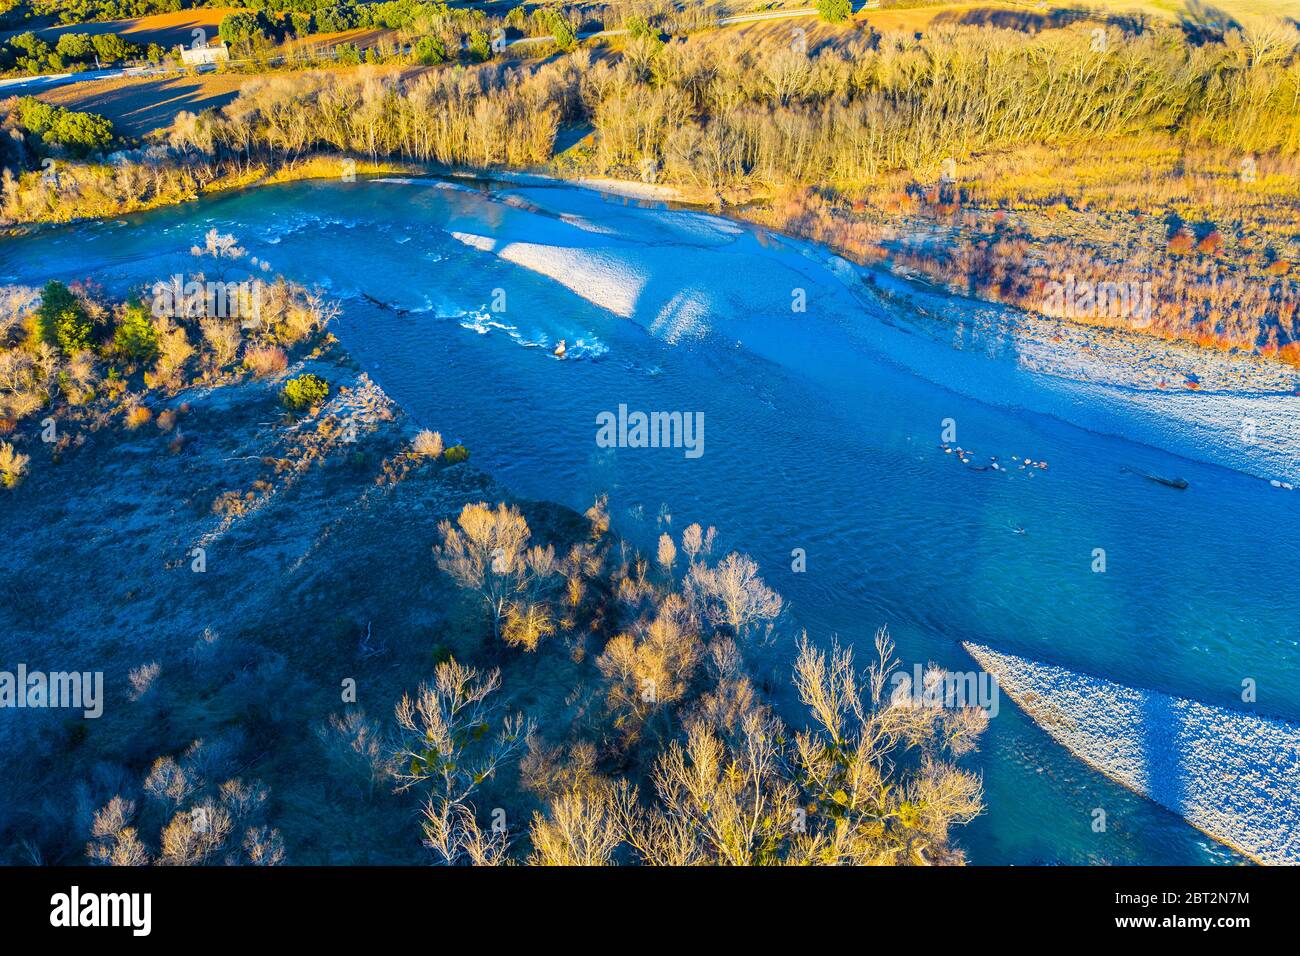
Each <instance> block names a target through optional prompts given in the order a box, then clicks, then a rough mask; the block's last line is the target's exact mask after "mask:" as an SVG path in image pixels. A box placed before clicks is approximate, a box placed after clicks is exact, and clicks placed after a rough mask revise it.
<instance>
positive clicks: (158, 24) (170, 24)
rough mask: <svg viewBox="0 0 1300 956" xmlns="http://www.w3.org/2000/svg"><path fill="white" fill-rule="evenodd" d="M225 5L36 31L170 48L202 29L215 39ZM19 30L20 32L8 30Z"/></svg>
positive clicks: (53, 37) (52, 37)
mask: <svg viewBox="0 0 1300 956" xmlns="http://www.w3.org/2000/svg"><path fill="white" fill-rule="evenodd" d="M234 12H235V11H234V9H233V8H229V7H210V8H209V7H199V8H196V9H193V10H177V11H176V12H174V13H158V14H154V15H153V16H148V17H135V18H133V19H130V20H106V21H104V22H102V23H73V24H67V25H64V26H57V27H46V28H45V29H42V30H37V31H36V32H37V33H38V34H39V35H40V36H43V37H45V38H46V39H47V40H49V41H50V42H51V43H53V42H54V41H55V40H56V39H58V38H59V37H60V36H62V35H63V34H65V33H91V34H96V33H118V34H121V35H122V36H123V37H125V38H126V39H128V40H130V41H131V42H132V43H139V44H140V45H142V46H147V45H148V44H150V43H157V44H160V45H161V46H164V47H168V48H171V47H173V46H176V45H177V44H178V43H184V44H186V45H189V44H190V43H191V42H192V41H193V40H194V31H195V30H204V31H206V32H207V34H208V38H209V39H210V40H215V39H216V36H217V27H218V26H219V25H220V24H221V20H222V18H223V17H225V16H226V15H227V14H230V13H234ZM13 32H22V31H11V34H12V33H13Z"/></svg>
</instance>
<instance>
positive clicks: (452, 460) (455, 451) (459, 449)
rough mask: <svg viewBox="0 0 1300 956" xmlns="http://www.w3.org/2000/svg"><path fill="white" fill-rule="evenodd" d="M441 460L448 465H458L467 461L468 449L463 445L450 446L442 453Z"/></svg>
mask: <svg viewBox="0 0 1300 956" xmlns="http://www.w3.org/2000/svg"><path fill="white" fill-rule="evenodd" d="M442 460H443V461H445V462H446V463H447V464H449V465H458V464H460V463H461V462H462V461H469V449H468V448H466V447H465V446H464V445H452V446H451V447H450V448H448V449H447V450H446V451H444V452H443V453H442Z"/></svg>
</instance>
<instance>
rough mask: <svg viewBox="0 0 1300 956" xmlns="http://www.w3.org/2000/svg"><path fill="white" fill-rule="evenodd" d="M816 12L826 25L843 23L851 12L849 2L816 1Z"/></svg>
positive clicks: (837, 0)
mask: <svg viewBox="0 0 1300 956" xmlns="http://www.w3.org/2000/svg"><path fill="white" fill-rule="evenodd" d="M817 12H818V13H819V14H821V18H822V19H823V20H825V21H826V22H827V23H843V22H844V21H845V20H847V19H848V18H849V14H851V13H852V12H853V5H852V4H851V3H850V2H849V0H817Z"/></svg>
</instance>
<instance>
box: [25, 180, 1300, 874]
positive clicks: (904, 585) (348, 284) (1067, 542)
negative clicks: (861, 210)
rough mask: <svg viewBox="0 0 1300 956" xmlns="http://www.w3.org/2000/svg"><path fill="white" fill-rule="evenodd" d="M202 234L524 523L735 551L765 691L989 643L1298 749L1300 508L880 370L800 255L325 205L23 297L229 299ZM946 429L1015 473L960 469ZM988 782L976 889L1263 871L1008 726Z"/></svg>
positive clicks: (596, 206) (415, 195)
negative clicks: (593, 507)
mask: <svg viewBox="0 0 1300 956" xmlns="http://www.w3.org/2000/svg"><path fill="white" fill-rule="evenodd" d="M210 228H217V229H219V230H220V231H221V232H223V233H232V234H234V235H235V236H236V237H237V238H238V240H239V242H240V244H241V245H242V246H243V247H244V248H245V249H246V250H247V253H248V258H249V259H251V257H257V259H258V260H259V261H265V262H267V263H269V267H270V272H274V273H283V274H285V275H286V276H288V277H290V278H293V279H296V280H298V281H301V282H303V283H304V284H308V285H312V284H319V285H320V286H322V287H323V288H324V289H325V290H326V291H327V292H328V293H329V294H331V295H332V296H333V297H335V298H336V299H338V301H339V302H340V303H341V304H342V306H343V312H342V315H341V316H340V318H339V319H338V320H337V324H336V326H335V331H336V334H338V336H339V337H340V338H341V339H342V341H343V343H344V345H345V346H346V347H347V348H348V349H349V351H350V352H351V353H352V354H353V355H354V356H355V357H356V358H357V360H358V361H359V362H361V364H362V366H363V367H364V368H365V369H366V370H367V371H368V372H369V374H370V375H371V376H372V377H373V378H374V379H375V380H376V381H378V382H379V383H380V384H381V385H382V386H383V387H384V388H385V389H386V390H387V391H388V392H389V394H390V395H391V396H392V397H393V398H394V399H395V400H397V401H398V402H400V403H401V404H402V405H403V406H404V407H405V408H406V409H407V410H408V411H409V412H410V413H411V414H412V415H413V416H414V417H415V418H417V419H418V420H419V421H420V422H421V423H422V424H424V425H426V426H428V427H430V428H434V429H437V430H440V431H441V432H442V434H443V435H444V437H445V438H446V439H447V440H448V443H450V442H452V441H463V442H464V443H465V444H466V445H468V446H469V448H470V449H471V451H472V454H473V460H474V462H475V463H476V464H477V465H479V466H481V467H482V468H484V469H486V470H488V471H489V472H491V473H492V474H493V475H494V476H496V477H497V478H498V479H500V480H501V481H502V482H503V483H504V484H505V485H507V486H508V487H510V488H511V489H512V490H513V491H514V492H515V493H517V494H519V495H521V496H525V497H533V498H542V499H550V500H554V501H559V502H562V503H564V504H566V505H570V506H572V507H574V508H578V509H583V508H585V507H587V506H588V505H589V504H590V503H591V501H592V499H593V497H594V496H595V495H597V494H599V493H608V494H609V496H610V505H611V514H612V517H613V520H614V524H615V528H616V530H618V531H619V532H620V533H622V534H624V535H625V536H627V537H629V538H631V539H632V540H633V541H635V542H636V543H637V544H638V545H641V546H644V547H645V548H647V549H652V548H653V542H654V540H655V538H657V536H658V534H659V533H660V531H661V530H669V531H672V532H673V533H675V534H680V531H681V529H682V528H684V527H685V526H686V525H687V524H689V523H691V522H693V521H698V522H701V523H703V524H705V525H709V524H712V525H715V526H717V528H718V530H719V541H720V545H721V547H722V548H723V549H724V550H730V549H736V550H741V551H745V552H748V553H749V554H751V555H752V556H753V557H754V558H755V559H756V560H757V561H758V562H759V564H760V566H761V569H762V573H763V575H764V577H765V579H766V580H767V581H768V582H769V583H770V584H771V585H772V586H773V587H775V588H776V589H777V590H778V591H780V592H781V593H782V594H783V595H784V596H785V598H786V599H787V601H788V602H789V613H788V619H787V620H785V621H783V622H782V625H781V628H780V630H779V633H778V636H777V639H776V642H775V644H774V645H773V646H772V647H770V648H768V649H767V650H765V651H763V652H762V653H763V654H764V655H765V660H766V662H767V666H770V667H777V666H783V665H784V663H786V662H787V661H788V658H789V656H790V650H791V647H792V645H793V641H794V638H795V637H796V636H797V634H798V633H799V632H800V631H801V630H806V631H807V632H808V634H809V636H810V637H811V638H812V639H814V640H816V641H819V642H827V641H829V640H830V639H831V637H832V636H838V638H839V639H840V640H841V641H844V642H852V643H855V644H856V645H857V646H858V649H859V653H860V655H861V658H862V659H863V660H864V662H865V658H866V655H867V653H868V652H869V651H870V648H871V637H872V634H873V633H874V631H875V629H876V628H877V627H879V626H881V625H886V624H887V625H888V626H889V628H890V630H891V633H892V634H893V636H894V638H895V640H896V642H897V645H898V652H899V655H900V658H901V660H902V661H903V663H904V665H905V666H907V667H909V668H910V667H911V666H912V664H914V663H924V662H927V661H935V662H937V663H939V664H941V665H944V666H946V667H949V668H951V669H954V670H958V671H969V670H972V669H973V668H974V667H975V665H974V663H973V661H972V660H971V659H970V658H969V657H968V656H967V655H966V653H965V652H964V651H963V649H962V648H961V645H960V642H961V641H964V640H969V641H975V642H978V643H981V644H987V645H989V646H991V647H994V648H996V649H998V650H1002V651H1006V652H1009V653H1014V654H1019V655H1023V656H1026V657H1029V658H1032V659H1036V660H1043V661H1048V662H1051V663H1054V664H1058V665H1060V666H1063V667H1066V668H1070V669H1073V670H1078V671H1083V672H1087V673H1091V674H1096V675H1099V676H1103V677H1106V678H1109V679H1111V680H1114V681H1117V682H1120V683H1124V684H1129V685H1132V686H1139V687H1146V688H1152V689H1156V690H1160V691H1164V692H1166V693H1170V694H1174V695H1178V696H1183V697H1191V698H1195V699H1198V700H1202V701H1205V702H1207V703H1212V704H1218V705H1221V706H1227V707H1234V706H1235V707H1242V706H1244V705H1243V704H1242V703H1241V686H1242V681H1243V680H1245V679H1247V678H1249V679H1253V680H1254V681H1256V683H1257V685H1258V687H1259V699H1258V702H1257V703H1255V704H1252V705H1250V706H1251V707H1252V708H1253V709H1254V711H1255V712H1257V713H1261V714H1265V715H1269V716H1275V717H1281V718H1284V719H1287V720H1290V721H1300V655H1298V654H1297V645H1298V642H1300V613H1298V612H1300V599H1298V598H1297V597H1296V589H1295V568H1296V567H1297V566H1298V561H1297V559H1300V536H1297V535H1296V534H1295V533H1294V530H1292V529H1294V528H1295V527H1296V526H1297V518H1298V517H1300V500H1298V499H1297V497H1296V496H1293V495H1285V494H1277V493H1274V490H1273V489H1270V488H1269V487H1268V486H1267V484H1266V483H1264V482H1261V481H1259V480H1258V479H1255V478H1250V477H1247V476H1245V475H1242V474H1238V473H1236V472H1233V471H1229V470H1227V469H1223V468H1220V467H1217V466H1213V465H1207V464H1200V463H1197V462H1194V461H1190V460H1187V459H1182V458H1176V457H1174V456H1172V455H1169V454H1166V453H1164V452H1161V451H1159V450H1157V449H1154V448H1150V447H1145V446H1139V445H1135V444H1132V443H1130V442H1127V441H1124V440H1122V439H1118V438H1114V437H1107V436H1102V435H1097V434H1093V433H1091V432H1088V431H1085V430H1083V429H1080V428H1077V427H1074V426H1072V425H1070V424H1068V423H1067V421H1065V420H1062V417H1051V416H1047V415H1043V414H1037V413H1033V412H1028V411H1023V410H1020V409H1017V408H1013V407H1003V406H1001V405H999V404H997V403H995V402H990V401H984V400H981V398H980V397H970V395H969V389H966V390H965V391H966V392H967V393H968V394H960V393H959V392H958V391H955V390H953V389H951V388H949V387H946V385H945V379H944V373H943V372H942V369H941V368H939V369H937V370H936V373H935V374H934V375H930V376H921V375H917V374H915V373H914V372H912V371H909V370H907V369H905V368H903V367H902V366H900V365H899V364H897V363H895V362H894V361H891V357H890V354H889V350H888V348H886V347H883V346H882V343H885V344H886V345H887V343H888V342H889V341H890V338H889V337H888V335H893V336H895V337H896V338H897V341H898V342H900V343H906V342H907V341H908V339H909V336H908V333H907V332H906V330H905V328H899V327H898V323H897V322H896V321H895V320H896V319H897V318H898V316H891V315H890V314H889V312H888V310H887V309H885V308H884V307H883V306H879V305H873V304H872V303H871V302H869V301H867V300H865V299H864V298H863V297H862V296H861V295H860V294H858V292H856V291H855V290H853V289H852V288H851V287H850V284H846V283H845V281H843V280H842V277H841V276H838V275H836V274H834V272H833V271H832V270H829V269H827V267H826V265H825V264H824V262H823V260H821V259H818V258H816V257H812V256H809V255H807V254H806V251H807V250H805V249H801V248H800V247H798V246H797V245H796V244H793V243H790V242H787V241H784V240H780V239H777V238H775V237H772V236H770V235H768V234H767V233H765V232H763V231H762V230H758V229H750V228H746V227H741V226H736V225H734V224H731V223H727V222H724V221H722V220H718V219H714V218H712V217H708V216H705V215H702V214H699V213H694V212H688V211H682V210H669V209H664V208H662V207H657V206H651V205H647V204H638V203H635V202H631V201H627V200H620V199H612V198H608V197H599V196H596V195H595V194H593V193H590V192H585V191H581V190H576V189H572V188H568V187H559V186H549V187H546V186H529V187H522V186H517V187H504V188H503V187H498V188H495V189H493V190H484V191H480V190H478V189H472V188H471V189H465V188H454V187H448V186H446V185H443V186H441V187H438V186H433V185H430V184H427V183H399V182H373V181H371V182H364V181H363V182H357V183H334V182H318V183H302V184H293V185H288V186H277V187H270V188H263V189H260V190H255V191H249V192H244V193H235V194H228V195H224V196H221V197H217V198H214V199H207V200H203V201H201V202H198V203H192V204H188V205H185V206H181V207H176V208H172V209H166V210H158V211H155V212H151V213H147V214H143V215H139V216H134V217H131V218H129V219H127V220H119V221H115V222H104V223H95V224H89V225H78V226H75V227H67V228H61V229H55V230H50V231H48V232H44V233H41V234H39V235H37V236H34V237H30V238H26V239H21V240H11V241H6V242H4V243H0V281H4V282H23V283H31V284H35V283H38V282H41V281H44V280H45V279H48V278H61V279H65V280H73V279H87V278H88V279H91V280H93V281H95V282H97V283H99V284H101V285H103V286H104V287H105V288H107V289H109V290H110V291H113V292H118V293H120V292H124V291H125V290H126V289H127V288H128V287H131V286H140V285H142V284H145V283H151V282H153V281H155V280H158V279H161V278H164V277H166V276H168V275H170V274H173V273H175V272H179V271H182V270H185V271H195V270H196V269H199V268H201V267H202V265H203V263H204V262H206V263H207V265H208V270H209V273H211V272H212V260H210V259H208V260H197V259H195V258H194V257H193V256H192V255H191V254H190V252H189V249H190V247H191V246H192V245H194V244H195V243H201V242H202V236H203V234H204V232H205V231H207V230H208V229H210ZM246 261H247V259H246V260H242V261H241V266H240V267H241V268H243V269H244V270H245V271H246V266H244V265H243V264H242V263H243V262H246ZM229 271H239V270H238V269H232V270H229ZM800 298H802V302H803V303H805V304H806V308H805V309H804V310H803V311H798V310H796V309H794V308H792V303H793V302H795V301H798V300H800ZM376 301H378V302H382V303H387V304H388V305H389V306H391V307H390V308H382V307H379V306H377V305H376V304H375V302H376ZM882 329H884V330H887V331H888V335H884V333H882V331H881V330H882ZM882 336H883V337H882ZM560 340H564V341H565V343H566V346H567V349H568V353H567V357H566V359H565V360H563V361H560V360H557V359H556V358H555V357H554V356H553V355H552V351H553V349H554V347H555V346H556V344H557V343H558V342H559V341H560ZM936 361H940V359H936ZM620 405H626V406H627V408H628V409H630V410H642V411H647V412H648V411H682V412H687V413H696V412H699V413H703V419H704V422H705V432H704V446H703V447H704V453H703V454H702V455H701V456H699V457H698V458H693V457H687V456H686V455H685V454H684V450H683V449H680V448H676V449H674V448H601V447H598V445H597V443H596V441H595V433H596V425H595V422H596V416H597V415H598V414H599V413H601V412H604V411H610V412H616V411H617V409H618V407H619V406H620ZM945 421H951V423H953V427H955V428H956V430H957V441H956V444H959V445H962V446H964V447H966V448H971V449H975V450H976V451H977V454H978V456H979V459H980V460H981V461H984V460H987V458H988V456H989V455H997V456H998V460H999V461H1000V462H1001V463H1003V464H1005V465H1006V466H1007V468H1008V470H1006V471H995V470H987V471H976V470H973V469H971V468H967V467H963V466H962V464H961V463H960V462H958V461H957V460H956V456H955V455H951V454H945V452H944V450H943V449H942V448H940V447H939V443H940V433H941V429H942V428H943V423H944V422H945ZM1013 456H1014V459H1013ZM1023 458H1031V459H1032V460H1034V461H1046V462H1048V467H1047V468H1037V467H1031V468H1028V469H1021V468H1020V467H1019V464H1018V461H1016V460H1015V459H1023ZM1122 466H1131V467H1138V468H1142V469H1144V470H1147V471H1151V472H1156V473H1161V474H1177V475H1181V476H1182V477H1184V478H1186V479H1188V481H1189V482H1190V483H1191V487H1190V488H1189V489H1188V490H1186V491H1182V492H1180V491H1175V490H1173V489H1169V488H1165V487H1163V486H1160V485H1157V484H1154V483H1151V482H1146V481H1142V480H1140V479H1137V478H1135V477H1134V476H1133V475H1131V474H1125V473H1123V472H1121V467H1122ZM1017 529H1022V530H1023V532H1024V533H1017ZM1098 548H1100V549H1103V550H1104V552H1105V559H1106V568H1105V571H1104V572H1102V573H1098V572H1096V571H1095V570H1094V566H1095V564H1094V562H1095V553H1096V549H1098ZM795 549H802V551H803V553H804V554H805V555H806V570H804V571H802V572H798V571H796V570H794V568H793V564H794V562H793V559H792V553H793V552H794V551H795ZM783 703H784V704H786V705H788V703H789V702H788V701H783ZM968 763H969V765H970V766H972V767H973V768H975V769H977V770H978V771H980V772H981V773H982V774H983V778H984V784H985V790H986V802H987V807H988V809H987V812H986V813H985V814H984V815H983V816H982V817H980V818H979V819H978V820H976V821H975V822H974V823H972V824H970V825H969V826H967V827H965V828H963V829H961V830H960V832H959V833H958V834H957V842H958V843H959V844H960V845H961V846H962V847H963V848H965V849H966V851H967V853H968V856H969V858H970V860H971V861H972V862H974V863H980V864H1005V863H1015V864H1030V863H1045V862H1051V863H1055V862H1060V863H1115V864H1138V863H1142V864H1182V863H1238V862H1242V858H1241V857H1239V856H1238V855H1237V854H1236V853H1234V852H1233V851H1231V850H1229V849H1227V848H1225V847H1222V846H1220V845H1218V844H1216V843H1215V842H1214V841H1212V840H1211V839H1210V838H1208V837H1206V836H1204V835H1203V834H1201V833H1200V832H1199V831H1197V830H1195V829H1193V828H1192V827H1190V826H1188V825H1187V824H1186V823H1184V822H1183V821H1182V820H1181V818H1179V817H1178V816H1177V815H1175V814H1172V813H1169V812H1167V811H1165V810H1163V809H1161V808H1159V807H1157V806H1156V805H1154V804H1153V803H1151V802H1149V801H1147V800H1145V799H1143V798H1141V797H1139V796H1137V795H1135V794H1132V793H1130V792H1129V791H1127V790H1125V789H1124V788H1122V787H1120V786H1118V785H1116V784H1114V783H1112V782H1110V781H1109V780H1107V779H1106V778H1105V777H1103V776H1102V775H1101V774H1099V773H1097V772H1096V771H1094V770H1092V769H1091V768H1089V767H1088V766H1086V765H1084V764H1082V763H1080V762H1079V761H1078V760H1076V759H1075V758H1073V757H1072V756H1071V755H1070V754H1069V753H1068V752H1067V751H1065V750H1063V749H1062V748H1060V747H1059V746H1058V745H1057V744H1055V743H1054V742H1053V741H1052V740H1051V738H1049V737H1048V735H1047V734H1046V733H1045V732H1043V731H1042V730H1040V729H1039V728H1037V727H1036V726H1035V725H1034V724H1033V723H1032V722H1031V721H1029V720H1028V719H1027V718H1026V717H1025V716H1024V715H1023V713H1021V712H1020V711H1019V710H1018V709H1017V708H1016V707H1015V706H1014V705H1013V704H1012V703H1011V702H1010V701H1008V700H1002V701H1001V706H1000V710H999V713H998V714H997V716H996V717H995V718H994V719H993V720H991V721H990V727H989V731H988V733H987V734H986V736H985V738H984V740H983V741H982V744H981V748H980V751H979V752H978V753H976V754H974V755H972V756H971V757H970V758H969V759H968ZM1099 807H1100V808H1103V809H1105V810H1106V816H1107V821H1108V826H1107V828H1106V831H1105V832H1104V833H1095V832H1093V829H1092V823H1093V819H1094V818H1093V810H1094V809H1095V808H1099Z"/></svg>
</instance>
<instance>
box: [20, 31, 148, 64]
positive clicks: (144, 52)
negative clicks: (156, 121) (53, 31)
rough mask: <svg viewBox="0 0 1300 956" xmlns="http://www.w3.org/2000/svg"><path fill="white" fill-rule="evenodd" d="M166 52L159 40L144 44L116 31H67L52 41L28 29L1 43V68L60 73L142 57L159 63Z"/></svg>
mask: <svg viewBox="0 0 1300 956" xmlns="http://www.w3.org/2000/svg"><path fill="white" fill-rule="evenodd" d="M164 55H165V51H164V50H163V48H162V47H161V46H159V45H158V44H157V43H150V44H149V45H148V46H147V47H142V46H140V45H139V44H137V43H132V42H131V41H130V40H127V39H124V38H123V37H121V36H118V35H117V34H116V33H95V34H89V33H65V34H63V35H62V36H60V37H59V38H58V39H57V40H55V41H53V42H51V41H50V40H46V39H44V38H43V37H41V36H39V35H37V34H35V33H32V32H31V31H28V32H26V33H19V34H18V35H17V36H14V37H10V39H9V40H8V41H7V42H5V43H4V44H3V45H0V70H12V69H15V68H16V69H18V70H23V71H26V72H28V73H47V72H51V71H53V72H56V73H57V72H61V71H64V70H71V69H78V68H82V67H86V66H90V65H92V64H96V63H98V65H100V66H111V65H112V64H114V63H124V62H126V61H128V60H136V59H141V58H147V59H149V60H150V61H151V62H154V63H158V62H161V61H162V59H163V56H164Z"/></svg>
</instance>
